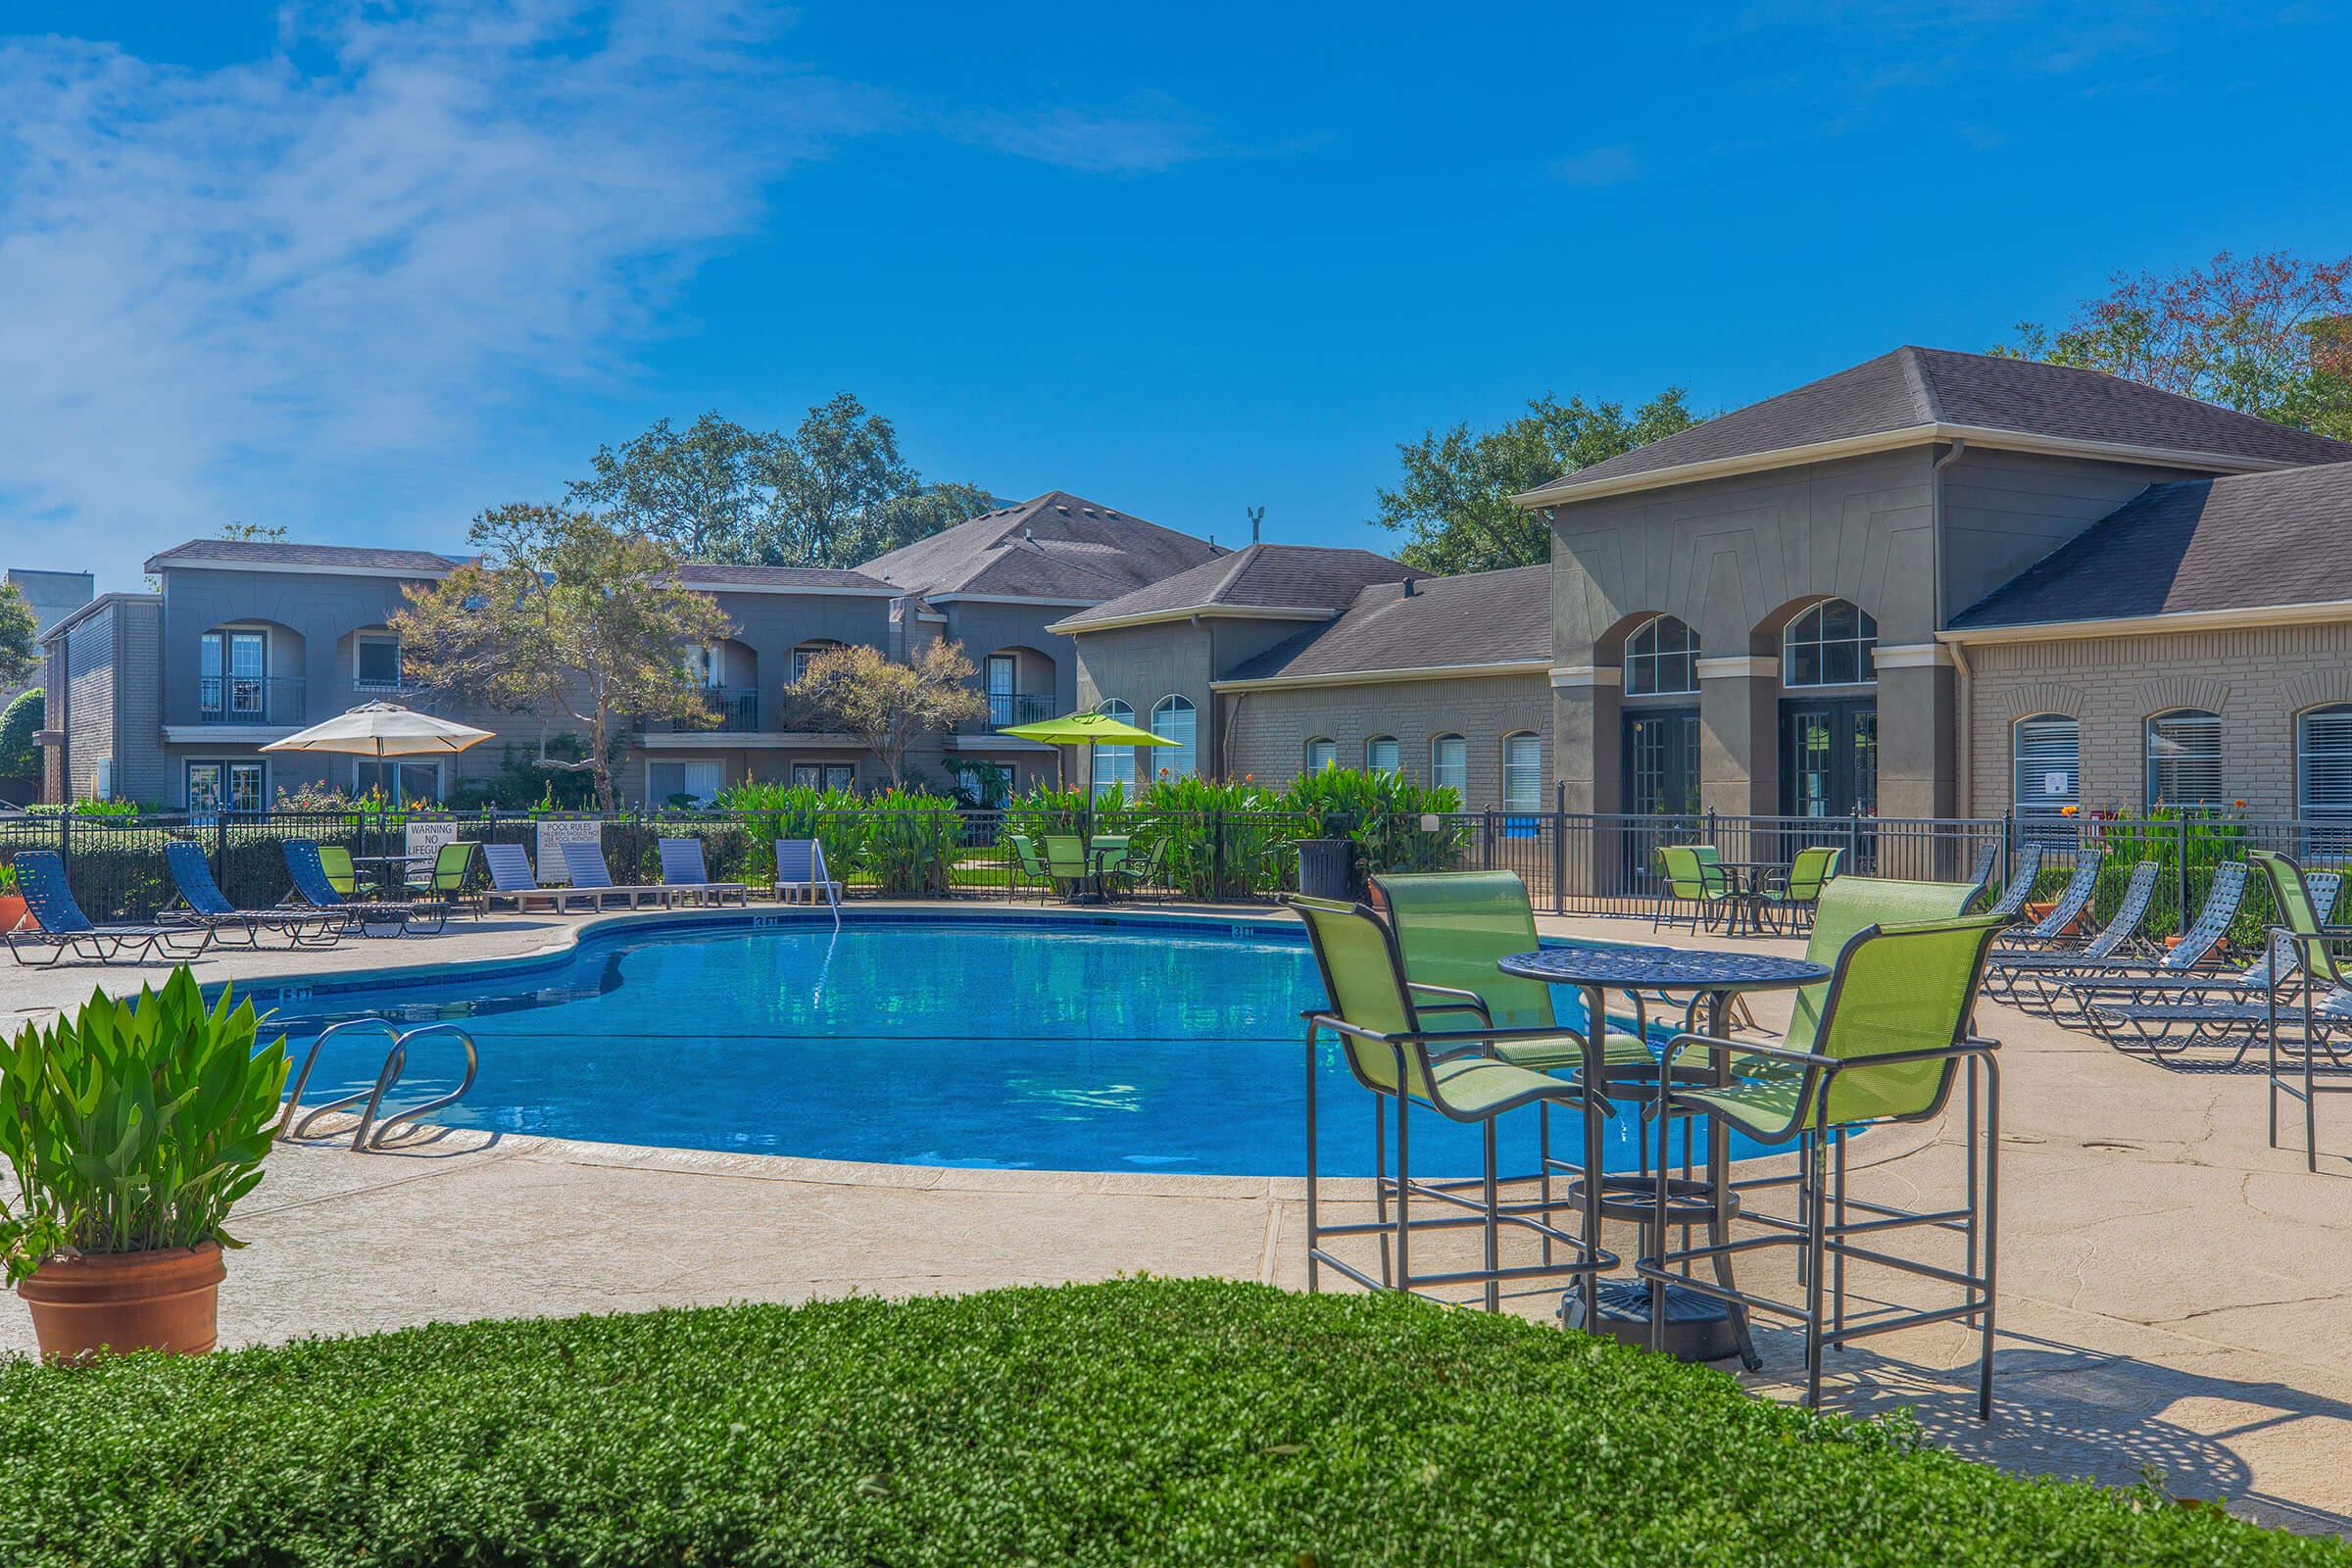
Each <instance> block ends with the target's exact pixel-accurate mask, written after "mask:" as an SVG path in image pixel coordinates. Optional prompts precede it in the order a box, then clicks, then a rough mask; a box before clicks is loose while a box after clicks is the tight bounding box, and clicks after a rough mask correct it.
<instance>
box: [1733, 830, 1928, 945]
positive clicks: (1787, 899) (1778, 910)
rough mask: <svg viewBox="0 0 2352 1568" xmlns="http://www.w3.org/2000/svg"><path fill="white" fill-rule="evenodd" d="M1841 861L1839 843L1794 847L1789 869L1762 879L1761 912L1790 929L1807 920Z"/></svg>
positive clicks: (1843, 854) (1777, 923)
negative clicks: (1794, 854)
mask: <svg viewBox="0 0 2352 1568" xmlns="http://www.w3.org/2000/svg"><path fill="white" fill-rule="evenodd" d="M1844 863H1845V850H1844V848H1843V847H1842V846H1840V845H1835V844H1814V845H1808V846H1807V847H1806V848H1804V849H1801V850H1799V851H1797V852H1796V858H1794V859H1792V860H1790V861H1789V869H1788V870H1786V871H1782V872H1776V873H1774V875H1773V876H1772V877H1771V878H1770V879H1769V880H1768V881H1767V882H1766V883H1765V885H1764V891H1763V894H1762V896H1761V905H1762V908H1763V912H1764V914H1765V915H1766V917H1767V918H1769V919H1770V920H1772V922H1773V923H1774V924H1775V925H1781V924H1783V923H1784V922H1786V924H1787V926H1788V927H1789V928H1790V929H1794V928H1797V927H1799V926H1802V925H1803V924H1805V923H1807V922H1809V921H1810V920H1811V919H1812V918H1813V907H1814V906H1815V905H1816V904H1818V903H1819V902H1820V901H1821V890H1822V889H1823V888H1824V887H1827V886H1828V885H1829V883H1830V881H1831V879H1832V878H1834V877H1835V876H1837V875H1838V870H1839V869H1840V868H1841V867H1842V866H1843V865H1844ZM1971 886H1972V887H1973V886H1974V884H1971ZM1954 912H1955V913H1956V912H1958V911H1956V910H1955V911H1954Z"/></svg>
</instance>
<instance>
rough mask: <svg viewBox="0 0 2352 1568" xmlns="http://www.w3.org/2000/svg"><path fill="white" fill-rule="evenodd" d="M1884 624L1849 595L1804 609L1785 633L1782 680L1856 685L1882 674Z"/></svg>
mask: <svg viewBox="0 0 2352 1568" xmlns="http://www.w3.org/2000/svg"><path fill="white" fill-rule="evenodd" d="M1878 646H1879V623H1878V621H1877V620H1875V619H1874V618H1872V616H1871V615H1870V613H1868V612H1867V611H1865V610H1863V609H1862V608H1861V607H1860V606H1859V605H1856V604H1855V603H1854V602H1853V601H1852V600H1850V599H1825V600H1823V601H1822V602H1821V603H1820V604H1818V605H1815V606H1814V607H1813V608H1812V609H1811V610H1806V611H1800V612H1799V613H1797V616H1796V618H1795V619H1793V620H1791V621H1789V626H1788V629H1787V630H1785V631H1783V632H1782V633H1781V684H1782V685H1784V686H1853V685H1859V684H1862V683H1865V682H1868V681H1875V680H1877V679H1878V678H1879V669H1878V662H1877V659H1876V654H1877V650H1878Z"/></svg>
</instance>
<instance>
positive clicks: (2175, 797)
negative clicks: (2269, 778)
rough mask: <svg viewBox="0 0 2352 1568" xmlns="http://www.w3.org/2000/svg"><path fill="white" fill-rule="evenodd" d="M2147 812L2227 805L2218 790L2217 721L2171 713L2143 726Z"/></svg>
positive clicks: (2189, 711) (2213, 716)
mask: <svg viewBox="0 0 2352 1568" xmlns="http://www.w3.org/2000/svg"><path fill="white" fill-rule="evenodd" d="M2147 740H2148V809H2150V810H2154V809H2156V808H2157V807H2159V806H2187V807H2215V806H2222V805H2225V804H2226V803H2227V799H2228V798H2227V797H2226V796H2225V795H2224V794H2223V784H2222V718H2221V715H2220V714H2219V713H2208V712H2205V711H2203V710H2201V709H2195V708H2176V709H2174V710H2173V711H2171V712H2169V713H2158V714H2156V715H2155V716H2153V717H2152V718H2150V719H2149V720H2148V726H2147Z"/></svg>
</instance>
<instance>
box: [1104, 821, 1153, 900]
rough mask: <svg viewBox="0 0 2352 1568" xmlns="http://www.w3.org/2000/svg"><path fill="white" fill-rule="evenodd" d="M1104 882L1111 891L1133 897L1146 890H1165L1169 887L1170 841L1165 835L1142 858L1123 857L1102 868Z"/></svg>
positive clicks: (1131, 854) (1131, 855)
mask: <svg viewBox="0 0 2352 1568" xmlns="http://www.w3.org/2000/svg"><path fill="white" fill-rule="evenodd" d="M1103 881H1104V883H1105V884H1107V888H1108V890H1109V891H1113V892H1117V893H1122V894H1127V895H1133V894H1135V893H1138V892H1140V891H1142V890H1143V889H1145V888H1164V887H1166V886H1167V885H1168V841H1167V838H1166V837H1165V835H1162V836H1161V837H1159V838H1156V839H1154V840H1152V848H1151V850H1150V851H1149V852H1148V853H1147V854H1144V855H1142V856H1137V855H1135V854H1133V853H1130V854H1127V855H1122V856H1120V857H1119V858H1118V860H1117V861H1116V862H1115V863H1113V864H1109V865H1106V866H1104V867H1103Z"/></svg>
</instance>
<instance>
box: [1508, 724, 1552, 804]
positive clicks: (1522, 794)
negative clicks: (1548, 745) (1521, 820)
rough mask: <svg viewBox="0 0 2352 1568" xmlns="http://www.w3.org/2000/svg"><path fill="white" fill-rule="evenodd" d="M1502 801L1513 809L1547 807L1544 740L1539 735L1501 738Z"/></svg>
mask: <svg viewBox="0 0 2352 1568" xmlns="http://www.w3.org/2000/svg"><path fill="white" fill-rule="evenodd" d="M1502 804H1503V806H1504V808H1505V809H1509V810H1513V811H1540V810H1542V809H1544V743H1543V741H1542V740H1540V739H1538V738H1537V737H1536V736H1533V735H1505V736H1504V737H1503V738H1502Z"/></svg>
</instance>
